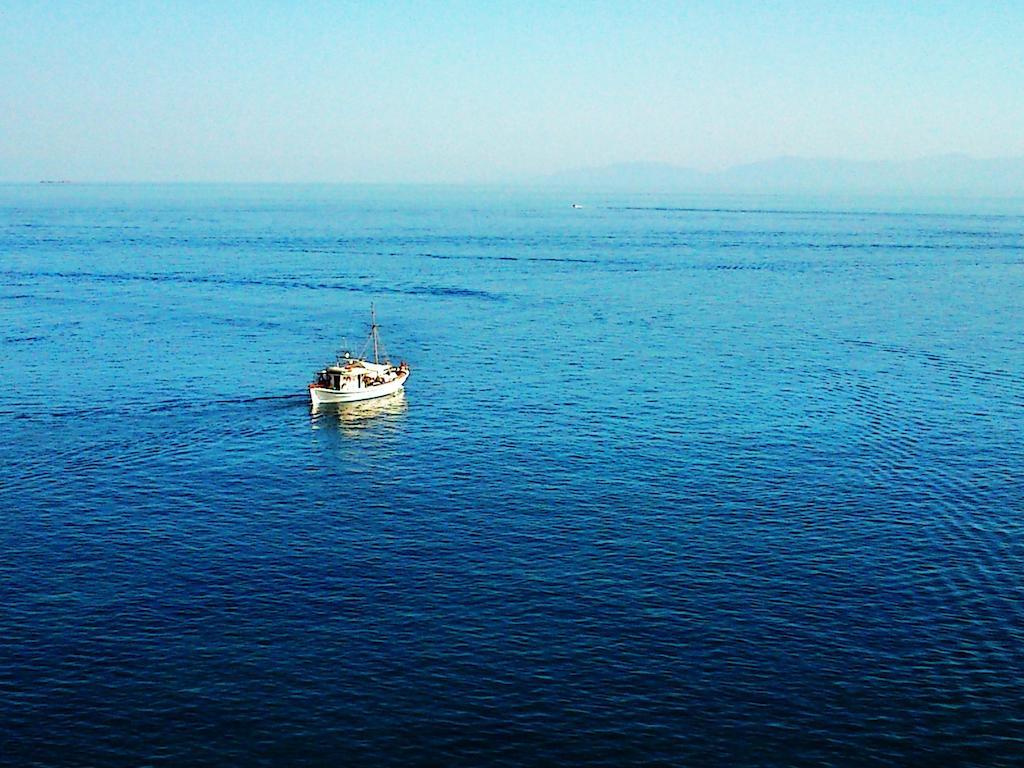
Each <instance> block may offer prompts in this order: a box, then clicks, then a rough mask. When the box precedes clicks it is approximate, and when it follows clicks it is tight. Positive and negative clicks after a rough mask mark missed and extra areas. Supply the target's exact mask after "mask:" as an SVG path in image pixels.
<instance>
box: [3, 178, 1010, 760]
mask: <svg viewBox="0 0 1024 768" xmlns="http://www.w3.org/2000/svg"><path fill="white" fill-rule="evenodd" d="M571 194H572V196H570V193H567V192H566V193H562V192H559V191H557V190H551V189H548V190H531V189H513V190H510V189H496V188H473V189H470V188H451V187H425V186H424V187H383V186H382V187H346V186H308V187H306V186H287V185H282V186H217V185H209V186H191V185H169V186H88V185H22V186H17V185H13V186H3V187H0V342H2V347H0V350H2V356H0V763H2V764H3V765H5V766H6V765H10V766H157V765H174V766H179V765H189V766H228V765H235V766H270V765H273V766H276V765H282V766H284V765H287V766H315V765H323V766H339V765H366V766H414V765H444V766H449V765H450V766H477V765H480V766H490V765H498V766H519V765H579V766H633V765H686V766H697V765H700V766H703V765H710V766H775V765H779V766H783V765H785V766H801V765H807V766H811V765H814V766H820V765H833V766H847V765H872V766H907V765H944V766H954V765H977V766H1000V765H1003V766H1009V765H1020V764H1021V763H1022V762H1024V514H1022V513H1024V312H1022V307H1024V201H1021V200H1016V201H1014V200H1002V201H1000V200H946V199H936V198H920V199H910V198H888V199H887V198H867V197H865V198H848V199H847V198H842V199H839V198H813V197H792V196H759V197H753V196H746V197H740V196H709V195H704V196H700V195H678V194H677V195H672V194H646V195H644V194H632V195H631V194H625V193H607V194H601V193H597V192H591V193H587V194H580V193H578V192H577V193H571ZM570 203H578V204H580V205H581V206H582V207H581V208H578V209H574V208H572V207H570ZM371 304H373V305H375V307H376V312H377V316H378V320H379V322H380V324H381V333H382V336H383V339H384V341H385V344H386V348H387V351H388V353H389V355H390V356H391V357H392V359H394V360H396V361H397V360H399V359H404V360H407V361H408V362H409V364H410V366H411V367H412V376H411V378H410V380H409V382H408V385H407V387H406V391H405V393H404V395H400V396H398V397H394V398H388V399H386V400H382V401H378V402H375V403H368V404H362V405H357V406H351V407H342V408H335V409H333V410H326V411H312V410H311V408H310V405H309V402H308V396H307V394H306V384H307V383H308V382H309V381H310V380H311V378H312V375H313V373H314V371H316V370H317V369H318V368H320V367H322V366H323V365H324V364H325V363H328V362H330V361H332V360H333V359H334V356H335V354H336V353H337V351H338V350H339V349H340V348H342V347H344V346H346V345H347V347H348V348H350V349H353V350H354V351H357V352H358V351H359V349H361V347H362V342H363V340H364V338H365V334H366V331H367V328H368V322H369V313H370V306H371Z"/></svg>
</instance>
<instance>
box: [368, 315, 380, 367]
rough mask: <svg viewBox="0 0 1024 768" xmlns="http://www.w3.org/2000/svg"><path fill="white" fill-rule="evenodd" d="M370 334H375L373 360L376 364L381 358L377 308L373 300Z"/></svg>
mask: <svg viewBox="0 0 1024 768" xmlns="http://www.w3.org/2000/svg"><path fill="white" fill-rule="evenodd" d="M370 335H371V336H373V362H374V365H378V364H380V360H378V359H377V358H378V354H377V344H378V342H377V310H376V309H375V308H374V306H373V303H372V302H371V303H370Z"/></svg>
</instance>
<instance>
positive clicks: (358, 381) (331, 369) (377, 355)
mask: <svg viewBox="0 0 1024 768" xmlns="http://www.w3.org/2000/svg"><path fill="white" fill-rule="evenodd" d="M379 328H380V326H378V325H377V312H376V310H375V309H374V308H373V305H371V306H370V336H369V338H368V339H367V340H366V345H365V346H364V347H363V352H362V354H361V355H360V356H359V357H352V355H351V354H350V353H349V352H342V353H341V354H339V355H338V358H337V360H335V363H334V365H328V366H327V367H326V368H324V369H323V370H321V371H317V373H316V381H314V382H312V383H311V384H310V385H309V399H310V401H311V402H312V403H313V405H314V406H317V405H323V404H326V403H355V402H358V401H360V400H372V399H373V398H376V397H384V396H385V395H391V394H394V393H395V392H398V391H399V390H400V389H402V388H403V387H404V386H405V381H406V379H408V378H409V364H408V363H406V362H405V361H403V362H401V363H399V364H398V365H392V363H391V361H390V360H388V358H387V352H384V351H383V344H382V343H381V340H380V331H379ZM370 344H372V345H373V362H370V361H369V360H368V359H366V353H367V351H368V348H369V346H370ZM382 352H383V362H382V361H381V356H382V354H381V353H382Z"/></svg>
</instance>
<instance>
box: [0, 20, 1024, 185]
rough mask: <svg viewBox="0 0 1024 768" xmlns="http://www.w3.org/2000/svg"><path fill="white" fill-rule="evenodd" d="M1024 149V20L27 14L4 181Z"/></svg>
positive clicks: (11, 94) (12, 51) (520, 168)
mask: <svg viewBox="0 0 1024 768" xmlns="http://www.w3.org/2000/svg"><path fill="white" fill-rule="evenodd" d="M950 152H963V153H967V154H970V155H974V156H977V157H992V156H1021V155H1024V2H1004V3H994V2H992V3H983V2H978V3H971V2H961V3H941V2H929V3H915V4H911V3H909V2H905V3H897V2H889V3H883V2H856V3H852V2H851V3H838V2H837V3H812V2H789V3H786V2H777V3H755V2H732V3H728V2H724V3H713V2H676V3H658V2H620V3H583V2H580V3H571V4H570V3H540V2H518V3H507V4H498V3H483V2H478V3H459V2H444V3H430V2H416V3H399V2H377V3H372V2H362V3H346V2H316V3H314V2H254V1H252V2H239V3H233V2H167V3H155V2H145V3H144V2H123V3H120V2H105V3H99V2H97V3H88V2H74V1H73V0H66V2H60V3H57V2H54V3H47V2H11V1H9V0H0V179H7V180H18V179H24V180H35V179H40V178H69V179H74V180H183V181H184V180H224V181H238V180H262V181H374V182H376V181H380V182H390V181H440V182H447V181H499V180H504V179H528V178H531V177H533V176H537V175H543V174H546V173H549V172H554V171H558V170H561V169H564V168H572V167H578V166H588V165H603V164H608V163H616V162H624V161H663V162H669V163H676V164H680V165H688V166H694V167H698V168H702V169H713V168H720V167H723V166H727V165H732V164H736V163H743V162H748V161H754V160H760V159H765V158H770V157H774V156H778V155H801V156H810V157H822V156H827V157H845V158H853V159H904V158H913V157H919V156H922V155H930V154H942V153H950Z"/></svg>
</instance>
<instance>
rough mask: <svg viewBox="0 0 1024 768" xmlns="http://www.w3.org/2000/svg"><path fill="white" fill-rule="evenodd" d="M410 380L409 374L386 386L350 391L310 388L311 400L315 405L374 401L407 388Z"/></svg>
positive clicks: (379, 385) (378, 385)
mask: <svg viewBox="0 0 1024 768" xmlns="http://www.w3.org/2000/svg"><path fill="white" fill-rule="evenodd" d="M407 378H409V374H408V373H406V374H405V375H404V376H399V377H398V378H397V379H395V380H394V381H388V382H385V383H384V384H376V385H374V386H372V387H361V388H360V389H349V390H338V389H327V388H324V387H310V388H309V399H310V401H312V403H313V405H323V404H325V403H356V402H359V401H360V400H372V399H374V398H375V397H384V396H385V395H391V394H394V393H395V392H397V391H398V390H400V389H402V387H404V386H405V380H406V379H407Z"/></svg>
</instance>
